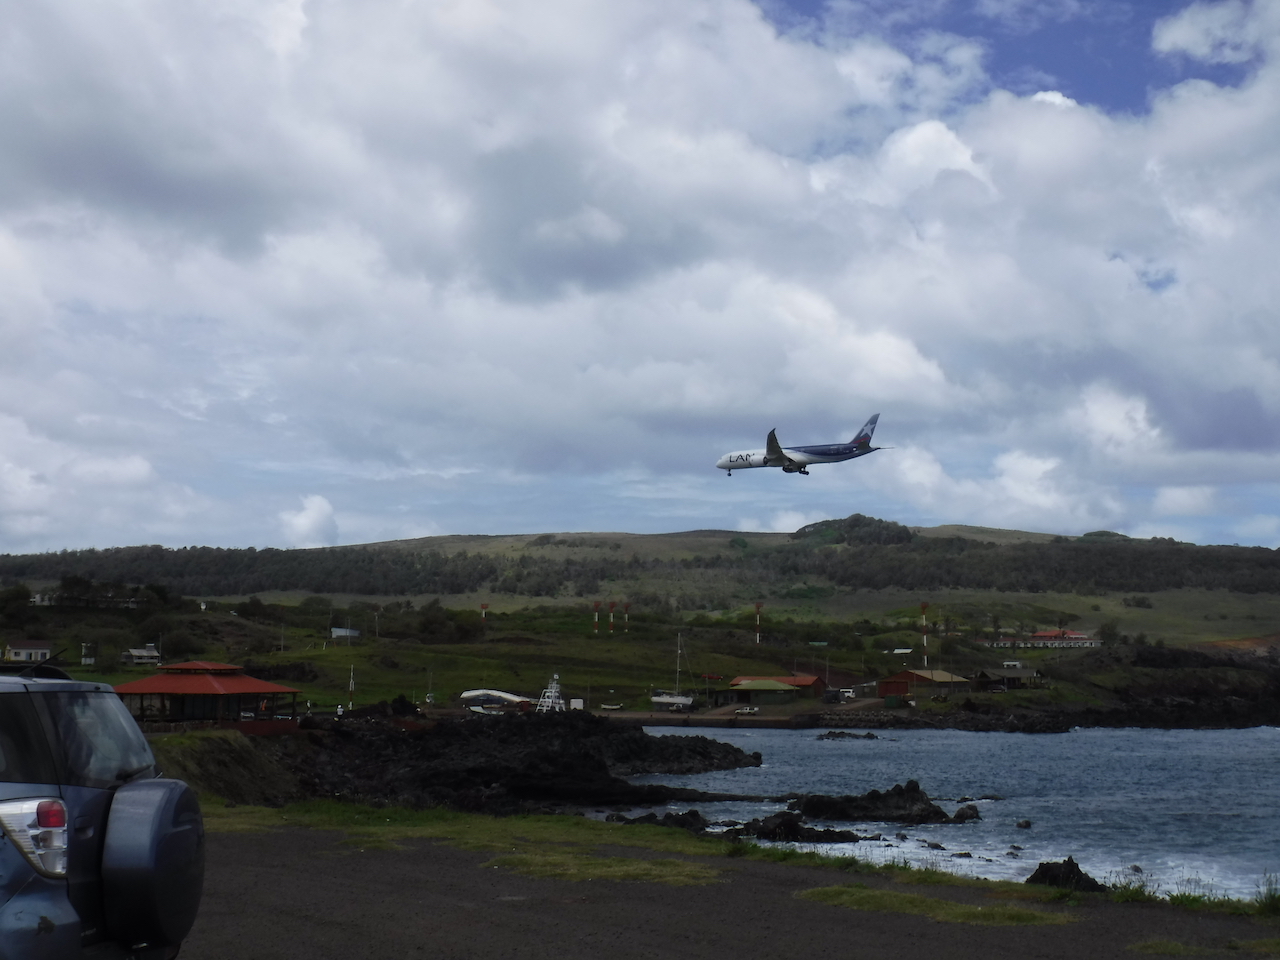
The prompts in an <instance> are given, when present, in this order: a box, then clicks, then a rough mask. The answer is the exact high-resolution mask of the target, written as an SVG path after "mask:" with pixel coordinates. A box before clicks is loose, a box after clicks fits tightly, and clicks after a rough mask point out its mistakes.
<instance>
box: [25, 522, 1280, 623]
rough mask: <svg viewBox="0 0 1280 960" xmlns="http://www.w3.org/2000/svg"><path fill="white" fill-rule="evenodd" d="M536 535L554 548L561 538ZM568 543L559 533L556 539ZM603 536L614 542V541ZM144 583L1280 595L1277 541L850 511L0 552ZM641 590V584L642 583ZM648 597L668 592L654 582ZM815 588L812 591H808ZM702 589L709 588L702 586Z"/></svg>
mask: <svg viewBox="0 0 1280 960" xmlns="http://www.w3.org/2000/svg"><path fill="white" fill-rule="evenodd" d="M532 545H534V546H539V547H542V546H550V545H553V546H562V544H560V543H559V542H558V541H554V540H552V541H547V543H546V544H539V543H538V542H537V538H534V539H533V541H532ZM563 546H569V544H563ZM611 547H612V545H611ZM66 578H79V579H80V580H85V581H90V582H106V583H134V584H148V585H151V586H149V587H148V589H149V590H152V591H154V589H155V588H156V587H161V588H165V589H168V590H171V591H173V592H174V593H178V594H183V595H187V596H193V595H194V596H227V595H246V594H254V593H261V592H265V591H269V590H305V591H308V592H311V593H316V594H324V593H351V594H364V595H371V596H406V595H421V594H428V595H430V594H442V595H458V594H465V593H472V592H476V591H478V590H482V589H483V590H489V591H492V592H495V593H505V594H514V595H517V596H527V597H556V596H561V597H563V596H580V597H588V596H593V595H598V594H599V593H600V591H601V589H602V585H603V584H606V583H608V582H612V581H634V580H642V579H643V580H646V581H666V582H668V583H681V582H683V583H697V584H701V585H702V586H701V587H700V589H703V590H704V591H711V592H712V593H717V592H718V593H721V594H722V593H723V592H724V591H725V589H726V584H730V583H733V582H736V583H738V584H741V585H743V586H748V585H749V586H751V587H753V588H755V589H758V590H759V591H760V593H761V595H765V594H770V593H773V594H776V595H783V594H784V593H785V592H786V591H792V592H794V591H795V590H797V589H800V590H802V591H804V590H808V591H811V592H812V591H819V592H820V591H822V590H823V589H826V588H824V587H822V586H820V585H819V586H813V587H799V588H798V587H796V585H795V584H796V581H797V580H804V581H809V580H818V581H826V582H827V583H830V584H833V585H835V586H838V587H843V588H846V589H880V588H885V587H898V588H902V589H908V590H925V589H942V588H947V587H958V588H966V589H973V590H1002V591H1016V592H1023V593H1036V592H1047V591H1052V592H1061V593H1077V594H1084V595H1089V594H1093V593H1100V592H1112V591H1119V592H1123V593H1128V594H1145V593H1151V592H1155V591H1159V590H1170V589H1177V588H1183V587H1199V588H1204V589H1210V590H1213V589H1225V590H1231V591H1236V592H1239V593H1276V592H1280V552H1277V551H1275V550H1270V549H1267V548H1265V547H1235V546H1196V545H1194V544H1188V543H1179V542H1176V541H1174V540H1170V539H1167V538H1166V539H1162V538H1155V539H1151V540H1137V539H1129V538H1127V537H1123V536H1121V535H1119V534H1113V533H1108V532H1106V531H1098V532H1096V533H1093V534H1086V535H1085V536H1083V537H1079V538H1076V539H1074V540H1069V539H1067V538H1065V537H1060V538H1057V539H1055V540H1054V541H1052V542H1044V543H1014V544H1004V545H997V544H993V543H987V542H983V541H978V540H971V539H966V538H963V537H950V538H937V537H921V536H918V535H916V534H914V533H912V532H911V530H910V529H909V528H907V527H905V526H903V525H902V524H898V523H894V522H892V521H886V520H878V519H876V518H873V517H865V516H862V515H861V514H854V515H853V516H851V517H848V518H846V519H844V520H831V521H823V522H821V523H816V524H810V525H808V526H805V527H802V528H801V529H800V530H798V531H797V532H796V533H795V534H793V535H792V537H791V538H790V539H789V540H787V541H784V542H782V543H773V544H759V543H758V542H757V543H756V544H748V543H747V541H746V540H745V539H743V538H740V537H735V536H730V535H729V534H728V533H726V537H725V545H724V550H723V551H717V552H715V553H712V554H710V555H708V556H696V557H682V558H675V557H657V558H641V557H639V556H638V555H635V554H632V555H631V556H625V555H624V551H622V550H621V549H613V548H611V549H605V550H599V551H592V553H591V554H590V555H586V556H580V555H566V554H565V552H564V551H561V550H546V549H538V550H530V551H528V552H524V553H522V554H520V555H519V556H517V557H514V558H509V557H501V556H494V555H490V554H486V553H482V552H480V553H468V552H466V551H459V552H457V553H445V552H442V551H440V550H436V549H425V550H418V551H414V550H408V549H405V548H403V547H382V546H379V547H371V546H360V547H329V548H324V549H309V550H278V549H265V550H257V549H254V548H252V547H250V548H247V549H229V548H220V547H183V548H180V549H170V548H165V547H159V546H141V547H117V548H111V549H105V550H73V551H62V552H58V553H42V554H25V555H2V556H0V585H13V584H17V583H20V582H25V581H60V580H62V581H64V582H65V580H66ZM646 589H647V588H646ZM651 592H652V594H653V596H652V599H653V600H654V602H655V603H662V602H667V603H669V602H670V600H671V597H665V598H664V596H663V595H662V593H661V592H660V591H651ZM815 595H817V594H815ZM708 596H710V594H708Z"/></svg>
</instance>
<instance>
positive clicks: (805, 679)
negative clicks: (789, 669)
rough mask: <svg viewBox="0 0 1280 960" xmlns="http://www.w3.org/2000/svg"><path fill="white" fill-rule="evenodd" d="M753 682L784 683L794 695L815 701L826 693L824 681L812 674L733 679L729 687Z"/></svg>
mask: <svg viewBox="0 0 1280 960" xmlns="http://www.w3.org/2000/svg"><path fill="white" fill-rule="evenodd" d="M753 680H775V681H777V682H778V683H785V684H786V685H787V686H789V687H795V689H796V693H798V694H799V695H800V696H805V697H813V698H815V699H817V700H821V699H822V695H823V694H824V693H826V692H827V683H826V681H825V680H823V679H822V678H821V677H815V676H813V675H812V674H797V675H795V676H790V677H734V678H733V679H732V680H731V681H729V686H731V687H737V686H741V685H742V684H744V683H751V682H752V681H753Z"/></svg>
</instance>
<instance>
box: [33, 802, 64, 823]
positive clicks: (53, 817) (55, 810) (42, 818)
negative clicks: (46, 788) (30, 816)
mask: <svg viewBox="0 0 1280 960" xmlns="http://www.w3.org/2000/svg"><path fill="white" fill-rule="evenodd" d="M36 823H37V824H39V825H40V827H41V828H43V829H46V830H47V829H50V828H57V827H65V826H66V825H67V808H66V807H64V806H63V805H62V801H61V800H41V801H40V803H39V804H37V805H36Z"/></svg>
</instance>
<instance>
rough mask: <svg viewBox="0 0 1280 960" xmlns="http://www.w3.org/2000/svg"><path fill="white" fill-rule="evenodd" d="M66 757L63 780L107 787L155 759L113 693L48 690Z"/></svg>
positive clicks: (47, 697) (140, 769)
mask: <svg viewBox="0 0 1280 960" xmlns="http://www.w3.org/2000/svg"><path fill="white" fill-rule="evenodd" d="M45 697H46V700H45V702H46V703H47V704H48V706H49V713H50V715H51V716H52V717H53V725H54V728H55V729H56V730H57V732H58V738H59V739H60V740H61V741H62V746H63V750H64V751H65V754H66V760H67V778H66V782H67V783H72V784H78V785H80V786H86V787H107V786H112V785H114V784H117V783H120V782H121V781H123V780H128V779H129V778H130V777H132V776H133V775H134V774H137V773H140V772H141V771H143V770H146V769H147V768H148V767H150V766H152V765H153V764H154V763H155V758H154V757H153V756H152V754H151V747H149V746H148V745H147V740H146V737H144V736H143V735H142V731H141V730H139V729H138V725H137V724H136V723H134V720H133V717H131V716H129V711H128V710H126V709H125V707H124V704H123V703H121V702H120V698H119V697H117V696H116V695H115V694H114V693H109V692H105V691H104V692H97V691H85V692H74V693H48V694H45Z"/></svg>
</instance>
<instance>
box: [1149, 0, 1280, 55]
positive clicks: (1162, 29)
mask: <svg viewBox="0 0 1280 960" xmlns="http://www.w3.org/2000/svg"><path fill="white" fill-rule="evenodd" d="M1278 19H1280V17H1278V15H1277V14H1276V12H1275V5H1274V4H1272V3H1267V2H1266V0H1262V2H1255V3H1244V2H1241V0H1225V2H1222V3H1203V2H1197V3H1193V4H1191V5H1190V6H1189V7H1186V8H1185V9H1183V10H1180V11H1178V12H1177V13H1175V14H1173V15H1172V16H1168V17H1165V18H1164V19H1162V20H1160V21H1159V22H1158V23H1157V24H1156V26H1155V30H1154V32H1153V34H1152V43H1151V45H1152V47H1153V49H1155V51H1156V52H1157V53H1163V54H1184V55H1186V56H1189V57H1194V58H1195V59H1197V60H1203V61H1205V62H1206V63H1244V62H1245V61H1248V60H1252V59H1253V58H1254V57H1255V56H1256V55H1257V53H1258V48H1259V46H1260V45H1261V43H1262V42H1264V40H1265V39H1267V34H1268V33H1272V31H1274V29H1275V26H1276V22H1277V20H1278ZM1268 28H1270V29H1268ZM1272 35H1274V34H1272Z"/></svg>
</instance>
